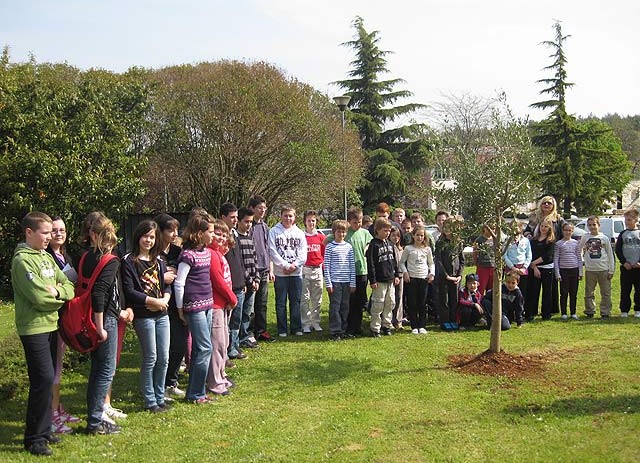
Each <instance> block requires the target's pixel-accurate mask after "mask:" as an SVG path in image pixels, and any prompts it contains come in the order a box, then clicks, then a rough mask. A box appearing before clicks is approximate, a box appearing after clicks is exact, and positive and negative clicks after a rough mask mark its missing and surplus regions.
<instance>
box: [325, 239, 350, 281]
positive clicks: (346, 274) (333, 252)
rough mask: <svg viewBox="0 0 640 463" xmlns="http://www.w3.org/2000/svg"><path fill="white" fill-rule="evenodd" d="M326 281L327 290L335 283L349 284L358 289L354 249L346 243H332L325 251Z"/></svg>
mask: <svg viewBox="0 0 640 463" xmlns="http://www.w3.org/2000/svg"><path fill="white" fill-rule="evenodd" d="M324 281H325V285H326V286H327V288H333V283H349V286H350V287H351V288H355V287H356V261H355V257H354V254H353V247H351V245H350V244H349V243H347V242H346V241H342V242H340V243H336V242H335V241H332V242H331V243H329V244H327V247H326V248H325V250H324Z"/></svg>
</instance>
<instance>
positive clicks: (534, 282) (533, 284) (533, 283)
mask: <svg viewBox="0 0 640 463" xmlns="http://www.w3.org/2000/svg"><path fill="white" fill-rule="evenodd" d="M538 270H540V278H536V277H535V276H534V274H533V270H530V271H529V276H528V280H529V281H528V282H527V297H526V298H525V304H524V311H525V314H526V317H527V318H531V317H535V316H536V315H538V301H539V299H540V290H541V289H542V307H541V309H542V310H541V312H542V319H543V320H548V319H550V318H551V313H552V312H553V286H554V282H555V278H554V276H553V269H552V268H538ZM555 286H556V288H557V284H556V285H555Z"/></svg>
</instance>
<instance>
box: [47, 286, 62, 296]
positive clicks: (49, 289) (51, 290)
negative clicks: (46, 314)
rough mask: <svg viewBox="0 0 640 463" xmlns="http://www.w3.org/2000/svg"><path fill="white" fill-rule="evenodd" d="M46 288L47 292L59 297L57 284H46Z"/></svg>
mask: <svg viewBox="0 0 640 463" xmlns="http://www.w3.org/2000/svg"><path fill="white" fill-rule="evenodd" d="M45 289H46V290H47V292H48V293H49V294H51V295H52V296H53V297H55V298H57V297H58V294H59V293H58V290H57V289H56V287H55V286H51V285H47V286H45Z"/></svg>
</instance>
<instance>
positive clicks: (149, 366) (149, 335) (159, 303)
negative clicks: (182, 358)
mask: <svg viewBox="0 0 640 463" xmlns="http://www.w3.org/2000/svg"><path fill="white" fill-rule="evenodd" d="M157 231H158V225H157V224H156V223H155V222H154V221H152V220H144V221H142V222H140V223H139V224H138V226H137V227H136V229H135V231H134V232H133V250H132V252H131V253H129V254H127V255H126V256H125V257H124V258H123V260H122V283H123V287H124V295H125V299H126V301H127V306H129V307H132V308H133V313H134V315H135V318H134V321H133V327H134V329H135V330H136V333H137V335H138V340H139V341H140V348H141V350H142V366H141V367H140V389H141V392H142V396H143V398H144V406H145V408H146V409H147V410H148V411H150V412H152V413H157V412H162V411H165V410H166V404H165V400H164V380H165V376H166V374H167V365H168V362H169V316H168V313H167V309H168V306H169V299H170V297H171V288H170V287H169V286H168V285H166V284H165V282H164V273H165V268H166V267H165V264H164V262H163V261H161V260H160V259H158V246H157V242H156V234H157Z"/></svg>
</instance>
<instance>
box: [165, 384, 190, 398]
mask: <svg viewBox="0 0 640 463" xmlns="http://www.w3.org/2000/svg"><path fill="white" fill-rule="evenodd" d="M164 395H165V396H167V397H171V398H174V399H183V398H184V396H185V395H186V392H184V391H183V390H182V389H180V388H179V387H178V386H169V387H166V388H165V389H164Z"/></svg>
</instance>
